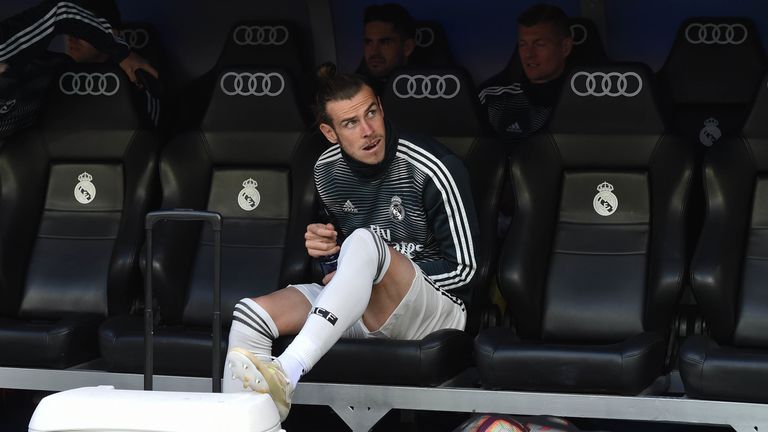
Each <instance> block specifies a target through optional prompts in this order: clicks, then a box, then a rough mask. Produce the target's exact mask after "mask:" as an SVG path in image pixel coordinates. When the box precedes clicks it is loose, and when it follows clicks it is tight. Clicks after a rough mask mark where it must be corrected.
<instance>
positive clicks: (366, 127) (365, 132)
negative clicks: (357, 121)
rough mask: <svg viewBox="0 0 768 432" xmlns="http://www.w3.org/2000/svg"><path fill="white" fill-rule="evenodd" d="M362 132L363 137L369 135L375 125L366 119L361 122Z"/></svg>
mask: <svg viewBox="0 0 768 432" xmlns="http://www.w3.org/2000/svg"><path fill="white" fill-rule="evenodd" d="M360 132H361V133H362V134H363V137H367V136H368V135H370V134H371V133H372V132H373V127H371V124H370V123H369V122H368V120H364V121H363V122H362V123H361V127H360Z"/></svg>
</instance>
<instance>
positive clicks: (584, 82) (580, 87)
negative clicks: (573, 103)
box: [571, 72, 643, 97]
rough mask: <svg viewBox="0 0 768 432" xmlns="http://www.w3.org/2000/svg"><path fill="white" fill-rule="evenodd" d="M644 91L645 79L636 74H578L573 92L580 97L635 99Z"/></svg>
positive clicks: (572, 80) (572, 88)
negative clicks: (622, 97) (623, 97)
mask: <svg viewBox="0 0 768 432" xmlns="http://www.w3.org/2000/svg"><path fill="white" fill-rule="evenodd" d="M642 89H643V79H642V78H640V75H638V74H637V73H635V72H625V73H620V72H608V73H604V72H592V73H589V72H577V73H576V74H574V75H573V77H572V78H571V90H573V92H574V93H576V94H577V95H578V96H597V97H600V96H610V97H617V96H626V97H635V96H637V95H638V93H640V90H642Z"/></svg>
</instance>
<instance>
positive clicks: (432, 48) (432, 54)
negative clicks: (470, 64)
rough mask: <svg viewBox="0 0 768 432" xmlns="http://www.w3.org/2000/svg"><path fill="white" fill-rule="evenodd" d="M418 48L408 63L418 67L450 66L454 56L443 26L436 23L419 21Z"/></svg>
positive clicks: (417, 24)
mask: <svg viewBox="0 0 768 432" xmlns="http://www.w3.org/2000/svg"><path fill="white" fill-rule="evenodd" d="M414 39H415V42H416V47H415V48H414V50H413V53H411V55H410V57H408V62H409V63H410V64H413V65H418V66H450V65H452V64H453V56H452V55H451V49H450V47H449V45H448V38H447V37H446V36H445V30H443V26H442V25H440V23H438V22H436V21H418V22H417V23H416V33H415V35H414Z"/></svg>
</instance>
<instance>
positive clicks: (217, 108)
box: [201, 66, 307, 132]
mask: <svg viewBox="0 0 768 432" xmlns="http://www.w3.org/2000/svg"><path fill="white" fill-rule="evenodd" d="M306 125H307V123H306V116H304V115H303V112H302V110H301V108H300V106H299V104H298V101H297V98H296V92H295V90H294V86H293V80H292V79H291V76H290V74H288V73H286V71H285V70H284V69H278V68H265V67H258V66H237V67H228V68H224V69H222V70H221V71H220V72H219V74H218V76H217V77H216V84H215V86H214V89H213V94H212V95H211V101H210V103H209V104H208V109H207V111H206V113H205V117H204V118H203V122H202V126H201V128H202V130H203V131H262V130H263V131H272V132H282V131H286V132H289V131H290V132H294V131H303V130H305V128H306Z"/></svg>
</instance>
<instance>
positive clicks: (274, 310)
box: [253, 286, 311, 335]
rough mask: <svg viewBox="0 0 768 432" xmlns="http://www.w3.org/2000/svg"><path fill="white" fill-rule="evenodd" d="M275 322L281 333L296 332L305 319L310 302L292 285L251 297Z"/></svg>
mask: <svg viewBox="0 0 768 432" xmlns="http://www.w3.org/2000/svg"><path fill="white" fill-rule="evenodd" d="M253 301H255V302H256V303H258V305H259V306H261V307H262V308H263V309H264V310H265V311H267V313H268V314H269V316H270V317H271V318H272V320H273V321H274V322H275V325H276V326H277V329H278V331H279V332H280V334H281V335H284V334H296V333H297V332H298V331H299V330H300V329H301V326H302V325H304V321H306V318H307V314H308V313H309V309H310V308H311V304H310V303H309V300H307V298H306V297H304V295H303V294H301V292H299V290H297V289H296V288H294V287H292V286H288V287H285V288H283V289H281V290H278V291H275V292H273V293H270V294H267V295H264V296H261V297H256V298H254V299H253Z"/></svg>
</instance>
